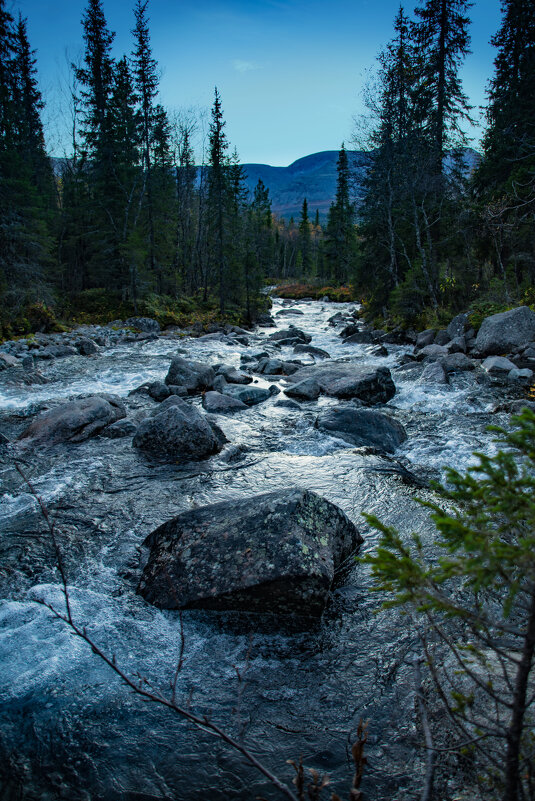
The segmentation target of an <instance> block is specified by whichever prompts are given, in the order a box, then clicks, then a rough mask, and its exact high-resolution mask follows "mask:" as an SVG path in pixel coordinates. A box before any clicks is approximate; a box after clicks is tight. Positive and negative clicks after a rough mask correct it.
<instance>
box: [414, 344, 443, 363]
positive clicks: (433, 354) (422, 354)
mask: <svg viewBox="0 0 535 801" xmlns="http://www.w3.org/2000/svg"><path fill="white" fill-rule="evenodd" d="M447 353H448V351H447V350H446V348H445V347H444V345H435V344H432V345H424V347H423V348H421V349H420V350H419V351H418V353H417V354H416V358H417V359H418V361H422V360H423V359H428V360H433V361H436V360H437V359H441V358H442V357H443V356H446V355H447Z"/></svg>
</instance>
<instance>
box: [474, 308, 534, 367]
mask: <svg viewBox="0 0 535 801" xmlns="http://www.w3.org/2000/svg"><path fill="white" fill-rule="evenodd" d="M534 338H535V313H534V312H532V311H531V309H530V308H529V306H519V307H518V308H516V309H511V310H510V311H506V312H502V313H501V314H493V315H492V316H491V317H486V318H485V320H483V323H482V325H481V328H480V329H479V331H478V334H477V337H476V349H477V351H478V352H480V353H482V354H483V355H485V356H493V355H500V354H503V353H508V352H509V351H510V350H511V349H512V348H514V347H515V346H519V345H526V344H527V343H528V342H530V341H531V340H532V339H534Z"/></svg>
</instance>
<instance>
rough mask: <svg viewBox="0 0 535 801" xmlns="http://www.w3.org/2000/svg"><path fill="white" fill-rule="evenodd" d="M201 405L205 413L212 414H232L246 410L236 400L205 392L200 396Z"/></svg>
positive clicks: (243, 405) (227, 396)
mask: <svg viewBox="0 0 535 801" xmlns="http://www.w3.org/2000/svg"><path fill="white" fill-rule="evenodd" d="M202 405H203V408H204V409H206V411H207V412H211V413H213V414H232V413H233V412H239V411H242V410H243V409H247V408H248V407H247V406H246V405H245V403H243V402H242V401H241V400H238V398H233V397H231V396H230V395H223V394H222V393H221V392H205V393H204V395H203V396H202Z"/></svg>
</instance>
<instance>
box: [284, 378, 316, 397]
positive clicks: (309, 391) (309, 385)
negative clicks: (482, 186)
mask: <svg viewBox="0 0 535 801" xmlns="http://www.w3.org/2000/svg"><path fill="white" fill-rule="evenodd" d="M320 391H321V390H320V385H319V384H318V382H317V381H316V379H315V378H305V380H304V381H300V382H299V383H298V384H294V385H293V386H291V387H288V389H285V390H284V394H285V395H288V396H289V397H290V398H297V400H317V399H318V398H319V396H320Z"/></svg>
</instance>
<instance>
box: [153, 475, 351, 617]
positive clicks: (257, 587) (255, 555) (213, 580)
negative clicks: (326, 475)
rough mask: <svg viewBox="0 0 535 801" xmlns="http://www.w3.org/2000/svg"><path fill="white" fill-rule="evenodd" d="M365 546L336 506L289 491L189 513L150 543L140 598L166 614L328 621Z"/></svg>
mask: <svg viewBox="0 0 535 801" xmlns="http://www.w3.org/2000/svg"><path fill="white" fill-rule="evenodd" d="M361 542H362V538H361V536H360V535H359V533H358V531H357V529H356V528H355V526H354V525H353V523H352V522H351V521H350V520H349V519H348V518H347V517H346V515H345V514H344V513H343V512H342V511H341V509H339V508H338V507H337V506H334V504H332V503H330V502H329V501H327V500H325V499H324V498H321V497H320V496H318V495H316V494H315V493H313V492H308V491H307V490H301V489H290V490H281V491H278V492H271V493H268V494H265V495H256V496H253V497H251V498H245V499H244V500H239V501H236V500H233V501H224V502H223V503H218V504H215V505H213V506H204V507H202V508H200V509H193V510H191V511H189V512H185V513H183V514H181V515H178V517H175V518H174V519H172V520H169V521H168V522H167V523H164V524H163V525H162V526H160V527H159V528H157V529H156V530H155V531H153V532H152V534H150V535H149V536H148V537H147V539H146V540H145V543H144V544H145V546H146V547H147V548H149V549H150V555H149V558H148V562H147V564H146V566H145V568H144V570H143V575H142V578H141V581H140V583H139V587H138V592H139V593H140V594H141V595H142V596H143V597H144V598H145V599H146V600H147V601H149V602H150V603H152V604H155V605H156V606H158V607H161V608H164V609H186V608H204V609H233V610H243V611H246V612H274V613H279V614H298V615H306V616H308V615H316V616H317V615H320V614H321V613H322V611H323V609H324V607H325V604H326V602H327V599H328V597H329V590H330V588H331V586H332V584H333V581H334V578H335V573H336V571H337V569H338V568H339V567H340V566H341V565H342V563H343V562H344V561H345V560H346V559H347V558H348V557H349V556H350V555H351V553H352V552H353V551H354V550H355V548H356V546H357V545H358V544H360V543H361Z"/></svg>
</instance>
